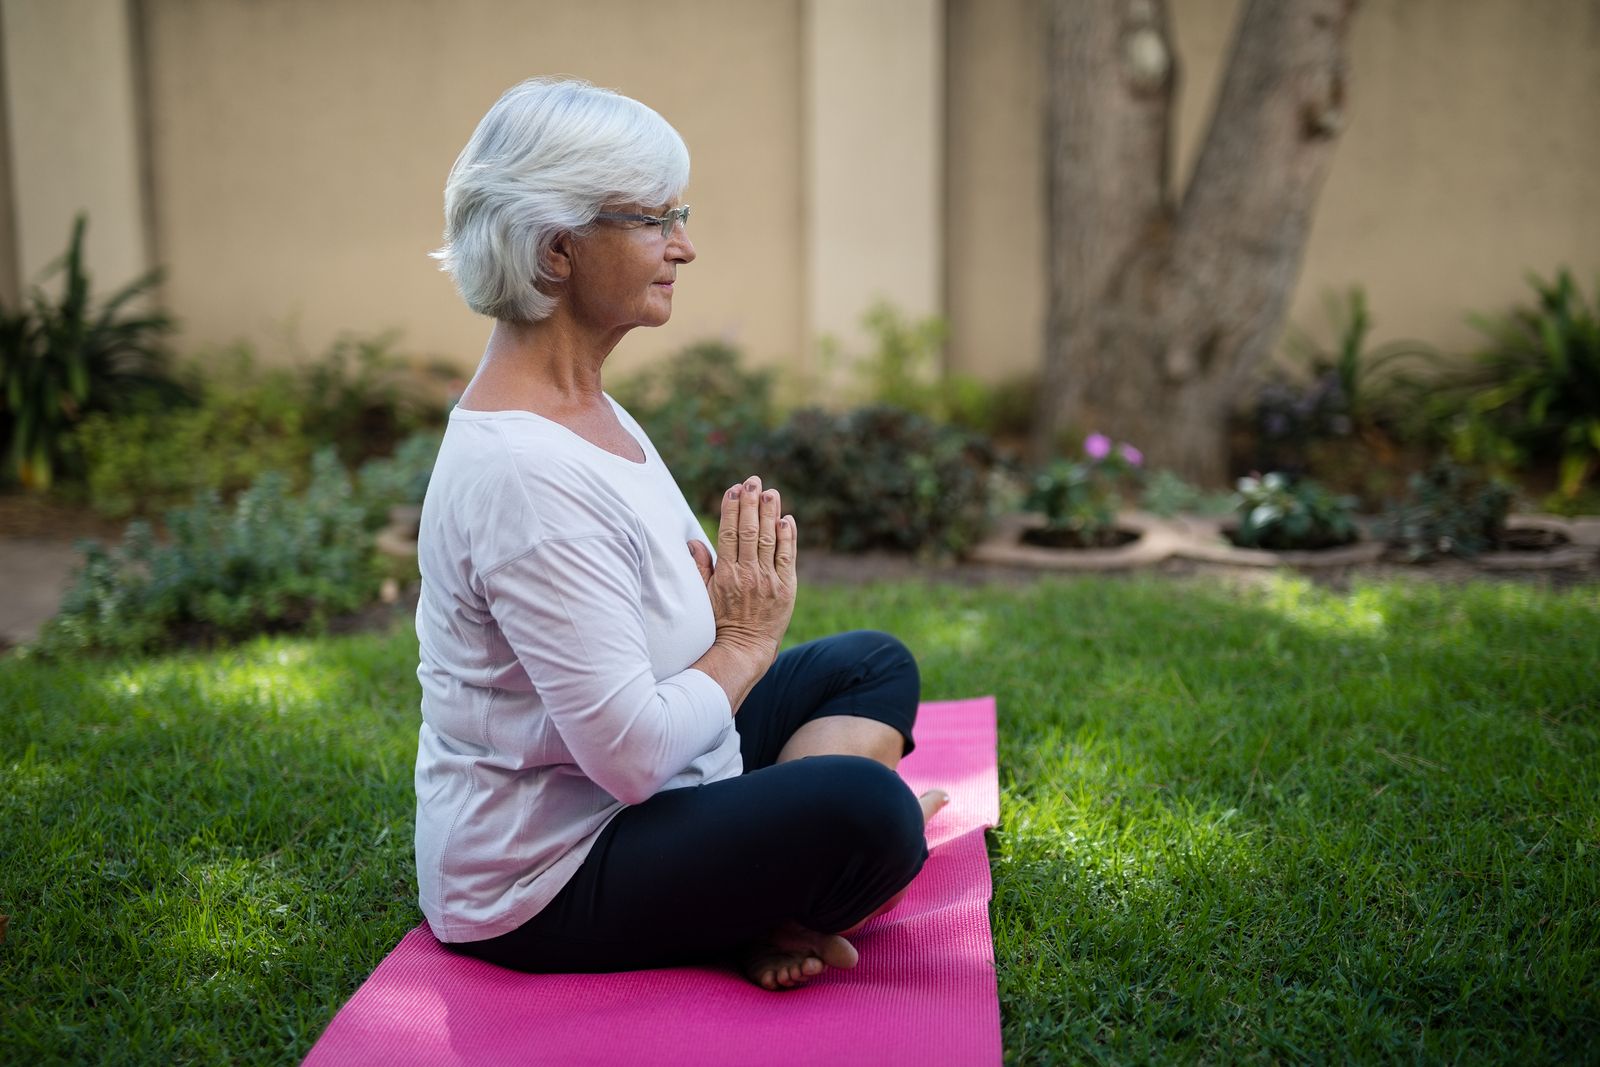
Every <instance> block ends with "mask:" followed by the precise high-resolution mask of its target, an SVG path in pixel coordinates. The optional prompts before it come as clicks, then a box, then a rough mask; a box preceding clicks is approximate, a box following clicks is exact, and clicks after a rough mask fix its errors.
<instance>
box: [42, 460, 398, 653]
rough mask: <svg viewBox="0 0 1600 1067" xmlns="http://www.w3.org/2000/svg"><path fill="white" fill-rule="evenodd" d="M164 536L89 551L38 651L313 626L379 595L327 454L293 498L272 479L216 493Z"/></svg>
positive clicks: (366, 543)
mask: <svg viewBox="0 0 1600 1067" xmlns="http://www.w3.org/2000/svg"><path fill="white" fill-rule="evenodd" d="M166 530H167V533H168V536H169V538H170V540H169V541H167V542H158V541H157V540H156V539H155V537H154V535H153V532H152V530H151V527H150V525H149V524H148V523H145V522H142V521H136V522H133V523H130V524H129V527H128V531H127V533H126V534H125V536H124V539H123V542H122V544H121V546H119V547H117V548H112V549H106V548H103V547H102V546H100V545H99V544H95V543H91V544H88V545H86V546H85V549H84V551H85V559H84V565H83V569H82V571H81V572H80V574H79V575H78V578H77V581H76V583H75V584H74V585H73V587H72V588H71V589H70V590H69V591H68V593H67V596H66V598H65V600H64V601H63V604H62V608H61V611H60V613H59V614H58V615H57V616H56V617H55V618H54V619H52V620H51V621H50V622H49V623H48V624H47V625H46V627H45V629H44V631H43V633H42V635H41V638H40V646H39V647H40V650H41V651H42V652H44V653H46V654H57V655H62V654H70V653H74V652H80V651H108V652H139V651H148V650H151V649H155V648H161V647H166V646H170V645H176V644H192V643H206V642H210V641H215V640H237V639H239V638H242V637H245V636H247V635H250V634H253V633H260V632H276V631H285V630H296V629H307V628H309V629H318V628H320V627H321V626H322V625H323V624H325V623H326V622H327V620H328V619H329V618H330V617H331V616H333V615H335V614H338V613H341V612H347V611H352V610H354V609H356V608H358V607H361V606H362V605H363V604H365V603H367V602H368V601H369V600H370V599H371V598H372V596H373V595H374V593H375V591H376V589H377V579H376V573H377V572H376V570H375V562H374V559H373V550H372V537H371V534H370V533H369V532H368V529H367V522H366V514H365V511H364V510H363V508H362V506H361V504H360V502H359V501H358V500H357V499H356V496H355V494H354V492H353V491H352V489H351V485H350V479H349V476H348V475H347V474H346V473H345V470H344V468H343V467H342V466H341V465H340V464H339V461H338V458H337V457H336V456H335V454H334V453H333V452H332V450H325V451H323V452H321V453H318V455H317V456H316V457H315V459H314V460H313V464H312V476H311V482H310V485H309V486H308V487H307V489H306V492H305V493H304V494H303V495H301V496H298V497H297V496H295V495H294V494H293V493H292V491H291V485H290V481H289V479H288V477H287V476H286V475H284V474H283V473H281V472H278V471H268V472H266V473H265V474H263V475H261V476H260V477H259V478H257V479H256V481H255V483H254V484H253V485H251V486H250V488H249V489H247V490H246V491H245V492H243V493H241V494H240V495H239V497H238V499H237V500H236V501H235V502H234V504H233V506H232V507H231V508H230V507H225V506H224V505H223V504H222V501H221V500H220V498H219V497H218V496H217V495H216V494H215V493H214V492H207V493H204V494H203V495H201V497H200V498H199V499H198V500H196V501H195V502H194V503H193V504H191V505H189V506H188V507H184V508H178V509H175V510H173V511H172V512H170V513H169V514H168V515H167V520H166Z"/></svg>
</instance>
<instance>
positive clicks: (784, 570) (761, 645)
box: [689, 477, 797, 711]
mask: <svg viewBox="0 0 1600 1067" xmlns="http://www.w3.org/2000/svg"><path fill="white" fill-rule="evenodd" d="M796 540H797V539H796V530H795V524H794V517H793V516H792V515H783V514H782V501H781V500H780V498H779V496H778V491H777V490H776V489H768V490H766V491H763V490H762V488H761V479H760V478H757V477H751V478H749V479H748V480H746V481H745V482H744V483H743V484H742V485H736V486H734V487H733V488H732V489H729V490H728V491H727V492H726V493H725V494H723V497H722V520H721V523H720V525H719V527H718V529H717V562H716V564H715V566H713V565H712V562H711V554H710V553H709V552H707V551H706V548H705V546H704V545H703V544H701V543H700V542H698V541H691V542H690V543H689V551H690V552H691V553H692V554H693V555H694V561H695V564H696V566H698V567H699V568H700V577H701V578H703V579H704V580H705V583H706V592H707V593H708V594H709V595H710V597H711V613H712V616H713V617H714V618H715V619H716V622H717V638H716V641H715V643H714V644H713V645H712V648H711V651H709V652H707V653H706V655H705V656H704V657H702V660H701V662H700V663H699V664H697V666H700V667H701V668H702V669H704V670H705V671H706V673H708V674H710V675H711V676H712V677H713V678H715V679H716V680H717V681H718V682H720V683H721V684H722V685H723V688H724V689H725V690H727V692H728V698H729V701H730V703H731V704H732V705H733V707H734V709H735V710H736V711H737V710H738V706H739V704H740V702H742V701H743V700H744V696H745V694H747V693H748V692H749V691H750V687H751V686H753V685H754V684H755V683H756V681H757V680H759V679H760V677H761V675H763V674H765V673H766V670H767V668H768V667H770V666H771V665H772V661H773V659H774V658H775V657H776V656H777V654H778V644H779V642H781V641H782V640H783V634H784V631H785V630H787V629H788V628H789V618H790V616H791V615H793V613H794V596H795V589H796V580H795V546H796Z"/></svg>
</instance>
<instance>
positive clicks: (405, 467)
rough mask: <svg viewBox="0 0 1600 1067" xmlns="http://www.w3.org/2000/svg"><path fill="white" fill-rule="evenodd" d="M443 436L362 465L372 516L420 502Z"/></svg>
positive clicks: (404, 444)
mask: <svg viewBox="0 0 1600 1067" xmlns="http://www.w3.org/2000/svg"><path fill="white" fill-rule="evenodd" d="M442 440H443V435H442V434H440V433H437V432H431V431H424V432H422V433H416V434H412V435H411V436H410V437H408V438H406V439H405V440H404V441H401V442H400V445H399V447H398V448H396V449H395V450H394V455H392V456H380V457H379V458H377V459H369V460H368V461H367V462H366V463H363V464H362V465H361V469H360V470H359V471H358V472H357V473H356V484H357V486H358V487H359V490H360V496H361V500H362V504H363V506H365V507H366V509H367V513H368V515H369V517H370V518H371V519H373V520H374V521H376V520H380V519H381V518H382V517H383V516H384V515H386V514H388V511H389V509H390V508H393V507H401V506H415V505H419V504H421V503H422V499H423V497H424V496H426V495H427V492H428V481H429V480H430V479H431V478H432V477H433V463H434V460H435V459H436V458H438V455H439V445H440V443H441V441H442ZM729 484H730V485H731V484H732V482H731V481H730V483H729Z"/></svg>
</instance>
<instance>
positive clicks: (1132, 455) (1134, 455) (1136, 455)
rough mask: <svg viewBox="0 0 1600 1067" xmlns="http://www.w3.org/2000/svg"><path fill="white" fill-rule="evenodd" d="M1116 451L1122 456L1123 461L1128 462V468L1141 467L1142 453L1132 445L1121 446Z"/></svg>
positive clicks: (1142, 461)
mask: <svg viewBox="0 0 1600 1067" xmlns="http://www.w3.org/2000/svg"><path fill="white" fill-rule="evenodd" d="M1117 451H1118V452H1120V453H1121V454H1122V458H1123V459H1125V460H1127V461H1128V466H1130V467H1138V466H1142V465H1143V463H1144V453H1143V452H1140V451H1139V450H1138V449H1137V448H1134V447H1133V446H1132V445H1122V446H1121V447H1119V448H1118V449H1117Z"/></svg>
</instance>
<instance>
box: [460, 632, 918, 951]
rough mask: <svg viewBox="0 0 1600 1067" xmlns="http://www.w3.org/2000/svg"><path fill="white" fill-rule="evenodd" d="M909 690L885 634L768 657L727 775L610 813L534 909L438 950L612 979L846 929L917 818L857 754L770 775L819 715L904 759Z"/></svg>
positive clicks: (901, 877)
mask: <svg viewBox="0 0 1600 1067" xmlns="http://www.w3.org/2000/svg"><path fill="white" fill-rule="evenodd" d="M919 691H920V683H919V680H918V676H917V666H916V663H915V661H914V660H913V659H912V658H911V654H910V653H909V652H907V651H906V648H905V646H904V645H902V644H901V643H900V642H899V641H897V640H895V639H894V638H893V637H890V636H889V635H888V634H881V633H874V632H871V631H865V630H858V631H854V632H852V633H847V634H839V635H837V636H835V637H829V638H824V639H822V640H820V641H813V642H810V643H809V644H805V645H801V646H799V647H798V648H794V649H790V650H789V651H787V652H784V653H783V654H782V655H780V656H779V657H778V658H777V661H776V662H775V663H774V664H773V665H772V667H771V669H770V670H768V672H767V673H766V675H765V676H764V677H763V678H762V679H761V681H759V682H757V683H756V685H755V688H753V689H752V690H751V691H750V695H749V697H747V698H746V699H745V702H744V705H743V706H742V707H741V708H740V709H739V714H738V716H737V717H736V718H735V719H734V724H735V726H736V727H737V729H738V731H739V748H740V751H741V753H742V754H743V756H744V774H743V775H741V776H740V777H738V778H730V779H728V780H726V781H721V782H712V783H709V784H706V785H698V786H690V787H687V788H684V789H669V790H666V791H664V792H661V793H657V794H656V795H655V796H653V797H651V798H650V799H649V800H647V801H645V802H644V803H643V804H636V805H634V806H632V807H627V808H623V809H622V811H621V813H620V814H618V815H617V817H616V818H614V819H612V820H611V822H610V823H609V824H608V825H607V826H606V828H605V829H604V830H602V831H601V833H600V836H599V837H598V838H597V839H596V841H595V844H594V848H593V849H591V850H590V852H589V855H588V857H587V858H586V859H585V860H584V861H583V864H582V865H581V866H580V867H579V868H578V870H577V872H576V873H575V874H574V875H573V877H572V880H571V881H569V882H568V883H567V884H566V886H565V887H564V888H563V889H562V890H561V892H559V893H557V894H556V896H555V899H553V900H552V901H551V902H550V903H549V904H548V905H546V906H545V908H544V910H543V911H541V912H539V914H537V915H535V916H534V917H533V918H532V919H529V920H528V921H527V922H526V923H524V924H522V926H520V927H518V928H517V929H515V930H512V931H510V932H509V933H505V934H501V935H500V936H498V937H493V938H489V939H488V940H485V941H469V942H461V943H458V944H451V945H447V946H446V947H448V948H450V949H452V950H454V951H456V952H460V953H464V954H466V955H469V956H475V957H477V958H479V959H483V960H488V961H489V962H491V963H498V964H500V965H501V966H504V967H511V968H514V969H516V970H520V971H536V972H572V971H622V970H634V969H639V968H645V967H669V966H676V965H679V964H685V963H699V962H708V961H710V960H713V959H717V958H719V957H725V956H727V955H728V954H729V953H730V952H732V951H735V950H737V949H739V948H741V947H743V946H746V945H749V944H751V943H753V942H756V941H758V940H759V939H760V938H762V937H763V936H765V935H766V934H767V933H768V932H769V931H771V930H772V928H773V927H774V926H776V925H777V924H778V923H780V922H782V921H784V920H790V919H792V920H794V921H796V922H798V923H800V924H801V925H802V926H806V927H809V928H811V929H813V930H821V931H828V932H835V931H839V930H844V929H848V928H849V927H850V926H853V925H854V924H856V923H858V922H860V921H861V920H862V919H864V918H866V917H867V916H869V915H871V914H872V913H873V912H874V911H876V910H877V909H878V908H879V907H881V906H882V905H883V903H884V902H885V901H887V900H888V899H889V898H890V897H892V896H894V894H896V893H898V892H899V891H900V890H902V889H904V888H905V887H906V885H908V884H909V883H910V881H911V879H912V878H913V877H915V875H916V873H917V872H918V871H919V870H921V869H922V864H923V861H924V860H925V859H927V856H928V850H927V843H926V838H925V836H924V833H923V827H922V809H921V808H920V806H919V805H918V804H917V800H916V798H915V797H914V796H913V795H912V794H911V790H910V789H908V788H907V787H906V785H905V783H904V782H903V781H901V779H900V776H899V775H898V774H896V773H895V772H894V771H891V770H889V769H888V768H887V767H885V766H883V764H881V763H877V762H875V761H873V760H870V759H867V758H865V757H863V756H813V757H809V758H806V759H799V760H790V761H788V762H786V763H781V764H777V763H775V762H774V761H775V760H776V759H777V757H778V753H779V751H780V750H781V749H782V748H783V746H784V744H785V743H786V742H787V741H788V740H789V738H790V737H791V736H792V735H793V734H794V732H795V731H796V730H798V729H799V728H800V727H801V726H802V725H804V724H805V723H807V722H810V721H811V720H812V719H819V718H822V717H824V716H828V715H858V716H861V717H863V718H868V719H876V720H878V721H880V722H883V723H887V724H888V725H890V726H893V727H894V728H895V729H897V730H899V731H900V733H901V734H902V735H903V736H904V738H905V750H906V751H907V752H909V751H910V750H911V745H912V741H911V727H912V724H913V722H914V720H915V719H916V712H917V701H918V697H919Z"/></svg>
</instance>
